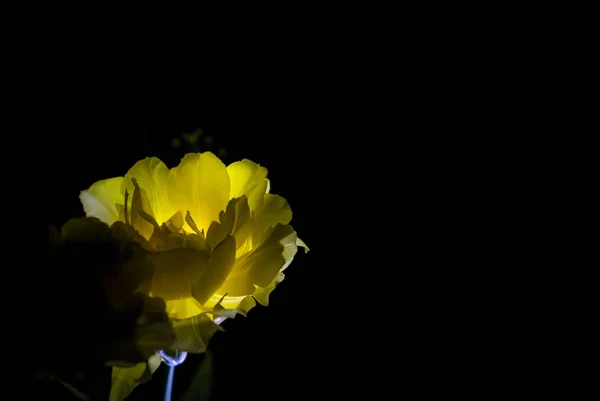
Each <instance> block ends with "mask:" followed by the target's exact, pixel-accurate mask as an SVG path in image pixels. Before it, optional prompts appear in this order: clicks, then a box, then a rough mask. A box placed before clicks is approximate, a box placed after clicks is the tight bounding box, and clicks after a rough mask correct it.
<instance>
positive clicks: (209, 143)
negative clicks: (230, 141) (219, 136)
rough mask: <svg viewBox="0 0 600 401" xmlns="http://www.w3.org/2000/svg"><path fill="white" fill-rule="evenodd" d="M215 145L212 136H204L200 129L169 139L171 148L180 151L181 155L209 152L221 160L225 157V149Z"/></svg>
mask: <svg viewBox="0 0 600 401" xmlns="http://www.w3.org/2000/svg"><path fill="white" fill-rule="evenodd" d="M217 145H218V144H217V143H216V142H215V138H214V136H212V135H205V134H204V130H203V129H202V128H196V129H195V130H193V131H192V132H184V133H182V134H180V135H179V136H177V137H175V138H172V139H171V147H172V148H173V149H181V152H182V154H185V153H189V152H207V151H210V152H213V153H214V154H215V155H217V156H218V157H219V158H220V159H223V158H224V157H226V156H227V149H226V148H224V147H219V146H217Z"/></svg>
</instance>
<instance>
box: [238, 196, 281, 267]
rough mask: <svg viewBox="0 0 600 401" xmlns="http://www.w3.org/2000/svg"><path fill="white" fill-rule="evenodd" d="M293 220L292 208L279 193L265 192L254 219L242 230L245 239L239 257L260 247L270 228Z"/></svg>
mask: <svg viewBox="0 0 600 401" xmlns="http://www.w3.org/2000/svg"><path fill="white" fill-rule="evenodd" d="M291 220H292V209H291V208H290V205H289V204H288V202H287V201H286V200H285V198H283V197H281V196H279V195H273V194H265V197H264V202H263V204H262V205H261V207H260V208H259V209H258V210H257V211H256V213H255V214H254V216H253V218H252V220H251V221H250V222H249V223H248V224H246V225H245V226H244V227H242V228H241V230H240V234H239V236H240V237H243V238H244V239H245V242H244V243H243V244H240V245H239V246H238V250H237V256H238V258H239V257H241V256H242V255H244V254H247V253H249V252H251V251H252V250H254V249H256V248H258V247H259V246H260V244H262V243H263V241H264V240H265V238H266V235H267V232H268V230H269V229H270V228H272V227H274V226H275V225H277V224H289V222H290V221H291Z"/></svg>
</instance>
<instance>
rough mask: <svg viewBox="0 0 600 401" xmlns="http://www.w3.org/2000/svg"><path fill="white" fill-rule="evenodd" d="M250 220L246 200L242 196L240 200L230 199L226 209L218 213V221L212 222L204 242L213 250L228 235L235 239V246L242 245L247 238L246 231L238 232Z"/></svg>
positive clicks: (244, 196)
mask: <svg viewBox="0 0 600 401" xmlns="http://www.w3.org/2000/svg"><path fill="white" fill-rule="evenodd" d="M249 218H250V208H249V207H248V198H247V197H246V195H242V196H241V197H240V198H235V199H231V200H230V201H229V203H228V204H227V209H226V210H225V211H224V212H221V213H219V221H213V222H212V223H211V225H210V227H209V229H208V233H207V235H206V242H207V243H208V245H209V246H210V248H211V249H214V248H215V247H216V246H217V245H218V244H219V243H221V241H223V240H224V239H225V238H226V237H227V236H228V235H233V236H234V237H235V242H236V244H242V243H243V242H244V241H245V240H246V237H247V236H248V234H249V233H248V230H242V231H240V228H241V227H242V226H244V224H246V222H247V221H248V219H249Z"/></svg>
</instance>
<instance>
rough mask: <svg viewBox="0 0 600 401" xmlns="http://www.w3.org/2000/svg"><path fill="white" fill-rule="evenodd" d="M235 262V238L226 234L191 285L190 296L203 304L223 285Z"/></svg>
mask: <svg viewBox="0 0 600 401" xmlns="http://www.w3.org/2000/svg"><path fill="white" fill-rule="evenodd" d="M234 263H235V239H234V238H233V237H232V236H227V238H225V239H224V240H223V241H222V242H221V243H220V244H219V245H217V247H216V248H215V250H214V251H213V252H212V253H211V254H210V257H209V258H208V261H207V262H206V265H205V266H206V267H205V268H204V269H203V270H202V272H201V274H200V276H199V277H198V278H197V280H196V282H195V283H194V284H193V285H192V296H193V297H194V298H195V299H196V300H197V301H198V302H200V304H202V305H204V303H206V301H208V300H209V299H210V297H212V296H213V295H214V293H215V292H216V291H217V289H219V287H221V285H223V283H224V282H225V279H227V276H229V273H230V272H231V270H232V269H233V266H234Z"/></svg>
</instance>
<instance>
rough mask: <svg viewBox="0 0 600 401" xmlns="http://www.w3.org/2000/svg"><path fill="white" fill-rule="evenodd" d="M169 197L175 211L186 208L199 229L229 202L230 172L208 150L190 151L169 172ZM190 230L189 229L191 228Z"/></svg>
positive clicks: (182, 210)
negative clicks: (200, 151) (201, 151)
mask: <svg viewBox="0 0 600 401" xmlns="http://www.w3.org/2000/svg"><path fill="white" fill-rule="evenodd" d="M168 181H169V184H168V188H169V189H168V192H169V199H170V201H171V204H172V206H173V207H174V209H175V210H179V211H181V212H182V214H183V215H185V212H186V211H189V212H190V213H191V215H192V217H193V219H194V221H195V222H196V225H197V226H198V228H199V229H200V230H204V232H207V230H208V227H210V223H211V222H213V221H217V220H218V219H219V212H220V211H221V210H225V208H226V207H227V202H228V201H229V174H227V168H226V167H225V165H224V164H223V162H222V161H221V160H219V158H217V157H216V156H215V155H214V154H212V153H211V152H204V153H190V154H187V155H185V157H184V158H183V159H182V160H181V163H179V166H177V167H175V168H173V169H171V171H170V173H169V180H168ZM190 230H191V229H190Z"/></svg>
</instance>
